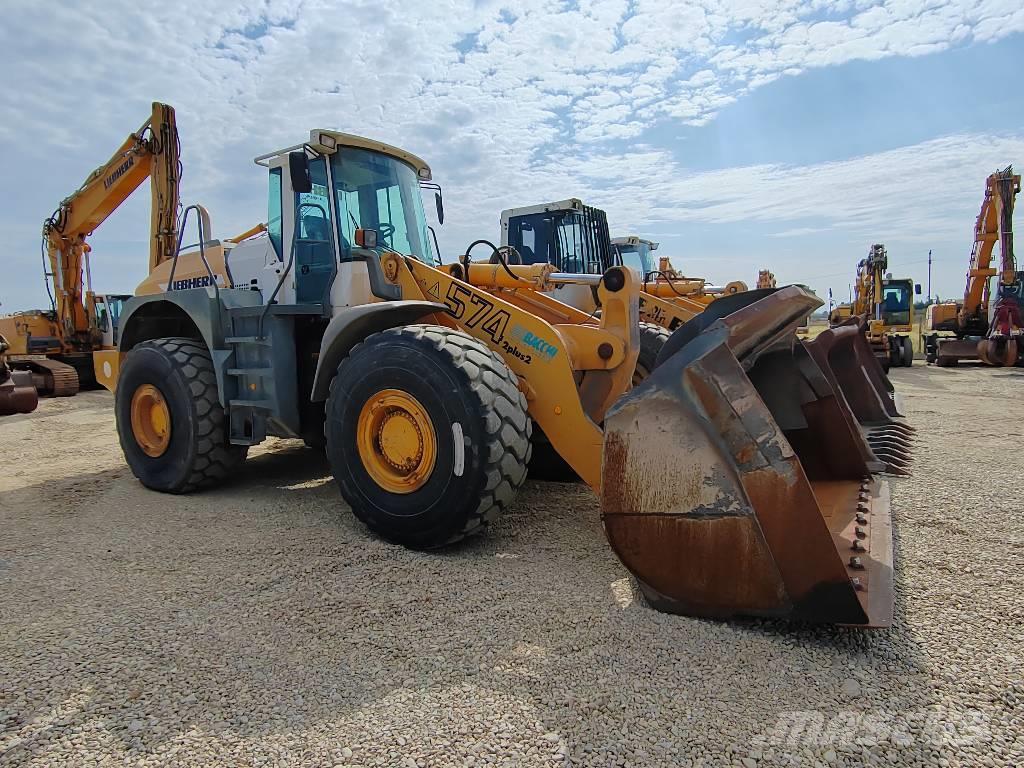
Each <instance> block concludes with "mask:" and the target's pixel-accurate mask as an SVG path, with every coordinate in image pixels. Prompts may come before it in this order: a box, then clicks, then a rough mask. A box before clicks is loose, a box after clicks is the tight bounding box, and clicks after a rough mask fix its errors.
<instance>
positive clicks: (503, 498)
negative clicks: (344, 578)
mask: <svg viewBox="0 0 1024 768" xmlns="http://www.w3.org/2000/svg"><path fill="white" fill-rule="evenodd" d="M388 391H390V392H392V393H395V392H397V393H398V397H399V398H400V399H401V398H404V400H403V402H405V403H408V404H409V406H408V407H409V408H410V409H411V412H406V411H403V410H401V406H395V407H394V408H395V410H388V411H387V414H386V415H385V416H384V417H383V418H384V419H385V421H383V422H382V423H381V425H380V426H379V427H378V426H377V425H376V423H374V426H373V430H372V431H371V433H370V434H371V435H373V438H372V440H371V445H369V446H368V445H367V441H366V439H365V437H361V435H364V434H365V433H364V432H363V431H362V428H361V425H362V424H363V423H364V422H363V419H364V417H365V414H366V413H367V409H368V408H369V409H371V411H372V408H373V405H374V403H376V402H380V399H381V398H382V396H383V394H384V393H386V392H388ZM388 408H391V406H388ZM410 413H411V416H410ZM416 416H419V417H420V418H419V421H416ZM399 417H400V418H405V419H406V420H408V421H412V422H414V423H416V424H417V427H416V429H415V431H410V428H409V427H408V426H407V425H406V426H403V427H402V429H404V430H405V435H416V436H418V437H417V438H416V439H415V440H414V441H413V443H414V444H415V441H416V440H419V441H420V442H419V448H418V449H416V448H413V449H412V450H411V451H410V452H409V454H408V455H412V456H415V458H413V459H411V460H410V463H409V465H408V466H409V467H414V468H413V469H406V468H405V467H403V468H402V469H401V470H398V469H396V470H394V471H395V472H396V473H397V474H401V472H408V473H409V474H408V476H407V478H408V479H405V480H402V479H401V478H399V479H398V480H395V481H392V482H393V484H396V483H401V482H406V483H407V485H406V486H405V487H403V488H399V489H397V490H396V489H395V488H394V487H393V488H391V489H389V488H387V487H386V485H387V482H388V480H387V479H385V480H384V481H381V479H380V478H381V476H382V474H383V475H384V476H385V477H386V476H387V473H388V472H389V469H388V465H387V464H386V462H387V461H388V460H389V459H388V458H387V456H388V452H387V451H388V450H389V449H386V448H385V428H384V425H385V424H389V423H390V421H388V420H389V419H392V418H399ZM402 424H403V425H404V424H405V422H402ZM530 431H531V421H530V418H529V417H528V416H527V413H526V398H525V397H524V396H523V393H522V392H520V391H519V388H518V380H517V379H516V377H515V375H514V374H513V373H512V372H511V371H510V370H509V369H508V367H507V366H506V365H505V363H504V362H503V361H502V360H501V358H499V357H498V356H497V355H496V354H494V353H493V352H491V350H490V349H488V348H487V346H486V345H484V344H483V343H482V342H480V341H478V340H476V339H474V338H473V337H471V336H469V335H467V334H465V333H462V332H461V331H455V330H452V329H450V328H446V327H443V326H436V325H409V326H404V327H400V328H392V329H390V330H386V331H382V332H381V333H376V334H373V335H372V336H369V337H367V339H366V340H365V341H363V342H362V343H360V344H357V345H356V346H355V347H354V348H353V349H352V351H351V352H350V353H349V355H348V357H346V358H345V359H344V360H343V361H342V362H341V364H340V365H339V366H338V372H337V375H336V376H335V377H334V379H333V380H332V382H331V393H330V395H329V397H328V400H327V418H326V423H325V432H326V436H327V457H328V460H329V461H330V464H331V470H332V472H333V474H334V477H335V479H336V480H337V482H338V486H339V488H340V489H341V495H342V497H343V498H344V499H345V501H346V502H348V504H349V506H351V507H352V512H353V513H354V514H355V516H356V517H357V518H359V519H360V520H361V521H362V522H363V523H364V524H365V525H366V526H367V527H368V528H370V530H372V531H373V532H374V533H376V534H378V535H379V536H382V537H383V538H385V539H388V540H389V541H393V542H395V543H398V544H403V545H405V546H407V547H412V548H415V549H434V548H437V547H442V546H444V545H446V544H450V543H452V542H455V541H458V540H460V539H462V538H465V537H466V536H470V535H473V534H476V533H480V532H482V531H483V530H484V529H485V528H486V527H487V525H488V524H489V523H491V522H493V521H494V520H495V519H496V518H497V517H498V515H499V514H500V513H501V512H502V511H503V510H504V509H506V508H507V507H508V506H509V505H510V504H511V503H512V500H513V499H514V498H515V495H516V492H517V491H518V490H519V487H520V486H521V485H522V484H523V481H524V480H525V479H526V463H527V461H529V458H530ZM387 445H391V444H390V443H388V444H387ZM403 446H404V447H406V448H407V446H408V443H405V444H403ZM426 446H429V447H426ZM417 450H419V453H417ZM427 451H429V453H430V455H431V456H432V457H433V458H432V459H431V462H430V465H429V468H424V469H422V471H421V469H420V467H421V466H426V465H422V462H423V461H424V458H423V457H424V456H425V455H426V452H427ZM364 454H366V455H364ZM403 455H405V454H403ZM395 466H396V467H397V466H398V465H395Z"/></svg>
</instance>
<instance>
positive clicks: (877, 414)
mask: <svg viewBox="0 0 1024 768" xmlns="http://www.w3.org/2000/svg"><path fill="white" fill-rule="evenodd" d="M803 345H804V347H805V348H806V349H807V351H808V352H809V353H810V355H811V357H812V358H813V359H814V362H816V363H817V364H818V367H820V368H821V371H822V373H823V374H824V375H825V377H826V378H827V379H828V380H829V383H830V384H831V385H832V387H833V389H834V390H835V392H836V394H837V396H839V397H841V398H843V399H844V400H845V401H846V405H847V412H848V413H849V414H852V416H853V417H854V419H855V420H856V422H857V424H858V427H859V429H860V430H861V432H862V433H863V434H864V437H865V439H866V441H867V444H868V446H869V447H870V449H871V451H870V453H871V455H866V456H865V461H866V462H867V463H868V464H869V466H870V467H871V469H872V470H874V471H882V472H888V473H889V474H892V475H909V474H910V471H909V464H910V458H911V456H910V451H911V447H912V441H913V436H914V428H913V427H911V426H910V425H909V424H907V423H906V419H904V418H903V417H902V414H901V413H900V411H899V401H898V398H897V396H896V394H895V392H894V391H893V387H892V383H891V382H890V381H889V378H888V376H886V375H885V371H883V370H882V366H881V364H880V363H879V362H878V358H876V357H875V355H874V354H873V353H872V351H871V347H870V345H869V344H868V342H867V339H866V338H865V337H864V333H863V330H862V329H861V328H860V327H859V326H858V325H857V323H856V322H853V323H848V324H844V325H840V326H837V327H835V328H829V329H828V330H826V331H822V332H821V333H819V334H818V336H817V337H815V338H814V339H813V340H812V341H805V342H803ZM879 463H880V466H879Z"/></svg>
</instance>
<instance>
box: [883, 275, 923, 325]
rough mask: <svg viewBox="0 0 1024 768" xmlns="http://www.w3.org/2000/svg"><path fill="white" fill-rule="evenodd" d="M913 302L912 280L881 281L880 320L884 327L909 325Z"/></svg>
mask: <svg viewBox="0 0 1024 768" xmlns="http://www.w3.org/2000/svg"><path fill="white" fill-rule="evenodd" d="M918 292H920V291H918ZM913 301H914V281H913V280H893V279H885V280H883V281H882V304H881V306H880V307H879V313H880V315H881V317H880V319H881V320H882V322H883V323H884V324H885V325H910V307H911V304H912V303H913Z"/></svg>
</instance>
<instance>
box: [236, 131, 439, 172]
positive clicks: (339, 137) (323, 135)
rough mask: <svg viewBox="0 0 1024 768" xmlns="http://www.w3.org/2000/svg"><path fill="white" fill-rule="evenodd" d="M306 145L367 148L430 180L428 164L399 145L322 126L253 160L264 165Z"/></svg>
mask: <svg viewBox="0 0 1024 768" xmlns="http://www.w3.org/2000/svg"><path fill="white" fill-rule="evenodd" d="M306 145H308V146H310V147H312V148H313V149H315V150H317V151H318V152H322V153H323V154H328V155H329V154H333V153H334V152H336V151H337V148H338V147H355V148H357V149H368V150H370V151H371V152H380V153H381V154H384V155H389V156H390V157H394V158H396V159H398V160H401V161H403V162H405V163H408V164H409V165H411V166H412V167H413V169H414V170H415V171H416V176H417V178H419V180H420V181H430V179H431V171H430V166H429V165H427V163H426V161H425V160H423V159H422V158H421V157H418V156H417V155H414V154H413V153H412V152H406V151H405V150H404V149H401V148H400V147H395V146H392V145H391V144H385V143H384V142H383V141H377V140H376V139H368V138H366V137H365V136H356V135H355V134H354V133H343V132H341V131H331V130H328V129H324V128H314V129H313V130H312V131H310V132H309V141H307V142H305V143H304V144H296V145H295V146H293V147H286V148H285V149H279V150H277V151H276V152H269V153H267V154H265V155H260V156H259V157H257V158H256V160H255V162H256V164H257V165H266V164H267V163H266V161H267V160H268V159H270V158H274V157H279V156H281V155H283V154H286V153H288V152H292V151H294V150H297V149H302V147H303V146H306Z"/></svg>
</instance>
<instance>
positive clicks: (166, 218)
mask: <svg viewBox="0 0 1024 768" xmlns="http://www.w3.org/2000/svg"><path fill="white" fill-rule="evenodd" d="M177 141H178V131H177V127H176V125H175V122H174V110H173V109H171V108H170V107H167V106H166V105H163V104H158V105H154V108H153V113H152V115H151V116H150V117H149V118H148V119H147V120H146V121H145V122H144V123H143V124H142V126H141V127H140V128H139V129H138V130H137V131H134V132H133V133H131V134H129V136H128V138H126V139H125V140H124V142H123V143H122V144H121V146H120V147H118V149H117V151H116V152H114V154H113V156H112V157H111V158H110V159H109V160H107V162H105V163H104V164H103V165H101V166H100V167H99V168H97V169H96V170H94V171H93V172H92V173H90V174H89V176H88V178H86V180H85V182H84V183H83V184H82V185H81V186H80V187H79V188H78V189H77V190H76V191H75V192H74V193H72V194H71V195H70V196H68V197H67V198H66V199H64V200H63V201H62V202H61V204H60V205H59V206H58V208H57V210H56V211H54V213H53V215H51V216H50V217H49V218H47V219H46V221H45V223H44V224H43V249H44V251H45V253H46V260H47V263H48V265H49V267H48V269H47V270H46V271H45V274H44V281H45V282H46V285H47V290H48V291H49V290H50V279H52V280H53V289H52V292H51V294H50V299H51V308H50V309H49V310H32V311H28V312H21V313H17V314H14V315H9V316H7V317H0V334H3V335H4V336H5V337H6V338H7V340H8V343H9V346H10V349H9V351H8V361H9V364H10V366H11V367H12V368H14V369H16V370H25V371H28V372H29V373H31V374H32V377H33V382H34V384H35V386H36V388H37V389H38V390H39V391H40V392H41V393H43V394H47V395H55V396H68V395H74V394H75V393H76V392H78V389H79V386H80V384H86V383H92V382H93V381H94V367H93V352H94V351H96V350H98V349H103V348H104V347H107V348H110V347H112V346H113V344H114V341H115V336H116V334H117V319H118V315H119V313H120V309H121V306H122V304H123V302H124V300H125V299H126V298H128V297H127V296H119V295H112V294H111V295H98V294H95V293H93V290H92V277H91V271H90V251H91V248H90V246H89V244H88V243H87V242H86V239H87V238H88V236H89V235H91V234H92V233H93V232H94V231H95V230H96V228H97V227H99V226H100V225H101V224H102V223H103V222H104V221H105V220H106V219H107V217H108V216H110V214H111V213H113V212H114V211H115V210H116V209H117V208H118V207H119V206H120V205H121V204H122V203H123V202H124V201H125V200H126V199H127V198H128V196H129V195H131V193H132V192H134V191H135V189H137V188H138V187H139V185H140V184H142V182H144V181H145V180H146V179H147V178H149V179H151V192H152V198H153V211H152V221H151V225H152V231H153V237H152V241H151V246H150V266H151V267H152V266H155V265H156V264H157V263H160V262H163V261H166V260H167V259H168V258H170V256H171V254H173V253H174V249H175V246H176V243H175V241H174V238H175V235H176V234H177V233H176V232H175V229H174V222H175V217H176V215H177V208H178V177H179V174H180V172H181V170H180V160H179V150H180V148H179V146H178V144H177Z"/></svg>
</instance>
